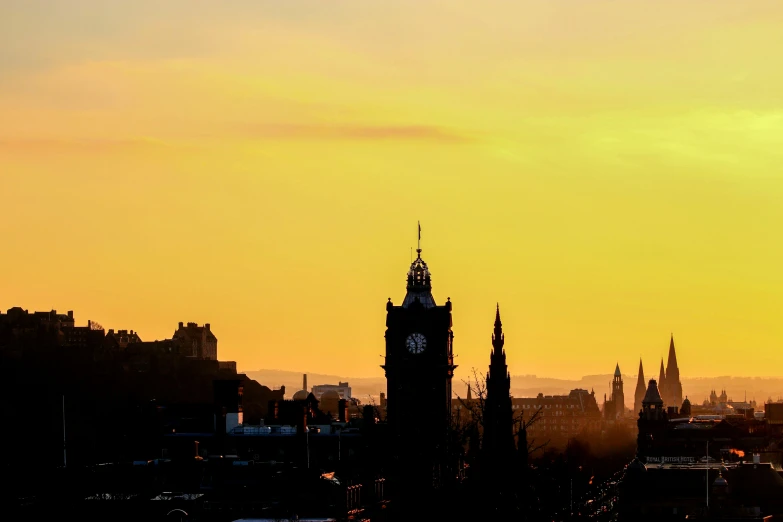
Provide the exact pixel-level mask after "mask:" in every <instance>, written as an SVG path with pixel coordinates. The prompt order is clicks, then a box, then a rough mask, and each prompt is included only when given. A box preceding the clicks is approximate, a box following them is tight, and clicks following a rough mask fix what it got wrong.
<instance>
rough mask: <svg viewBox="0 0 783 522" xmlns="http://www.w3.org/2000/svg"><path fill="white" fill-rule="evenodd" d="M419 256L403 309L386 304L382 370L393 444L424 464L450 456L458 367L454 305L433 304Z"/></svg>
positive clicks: (410, 275) (426, 270) (400, 452)
mask: <svg viewBox="0 0 783 522" xmlns="http://www.w3.org/2000/svg"><path fill="white" fill-rule="evenodd" d="M419 231H420V232H419V238H421V228H419ZM419 246H421V245H419ZM416 253H417V256H416V259H415V260H414V261H413V263H411V267H410V270H409V271H408V285H407V293H406V294H405V299H404V300H403V302H402V305H400V306H395V305H394V304H393V303H392V300H391V298H389V302H388V303H386V363H385V364H384V365H383V366H382V368H383V369H384V370H385V371H386V418H387V421H388V425H389V430H390V432H391V433H390V435H391V437H392V439H391V441H390V442H392V444H394V446H395V448H396V449H397V450H398V455H399V456H400V457H408V458H412V459H417V460H416V462H418V463H420V464H425V462H432V461H433V458H437V457H438V456H439V455H443V452H445V451H446V446H447V443H448V440H449V426H450V422H451V379H452V377H453V376H454V369H455V368H456V365H454V355H453V341H454V334H453V333H452V331H451V325H452V323H451V300H450V299H448V300H447V301H446V303H445V304H444V305H442V306H438V305H437V304H436V303H435V299H434V298H433V297H432V284H431V280H430V270H429V268H428V267H427V263H425V262H424V260H423V259H422V258H421V248H418V249H417V250H416ZM432 463H433V464H434V462H432Z"/></svg>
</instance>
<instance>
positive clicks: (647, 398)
mask: <svg viewBox="0 0 783 522" xmlns="http://www.w3.org/2000/svg"><path fill="white" fill-rule="evenodd" d="M666 424H667V416H666V412H665V411H664V409H663V399H662V398H661V392H660V391H659V390H658V383H657V382H655V379H650V382H649V384H648V386H647V392H646V393H645V395H644V399H642V411H641V413H640V414H639V420H638V421H637V425H638V427H639V435H638V437H637V452H638V454H639V455H641V456H642V457H646V456H648V455H649V453H650V452H651V451H652V449H653V445H654V444H655V443H656V441H657V438H658V436H659V434H661V433H663V432H665V431H666Z"/></svg>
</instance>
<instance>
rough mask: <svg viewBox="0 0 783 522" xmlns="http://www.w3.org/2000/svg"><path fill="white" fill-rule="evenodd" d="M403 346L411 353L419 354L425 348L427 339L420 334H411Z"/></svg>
mask: <svg viewBox="0 0 783 522" xmlns="http://www.w3.org/2000/svg"><path fill="white" fill-rule="evenodd" d="M405 346H407V347H408V351H409V352H411V353H421V352H423V351H424V349H425V348H426V347H427V338H426V337H424V336H423V335H422V334H420V333H412V334H410V335H409V336H408V338H407V339H406V340H405Z"/></svg>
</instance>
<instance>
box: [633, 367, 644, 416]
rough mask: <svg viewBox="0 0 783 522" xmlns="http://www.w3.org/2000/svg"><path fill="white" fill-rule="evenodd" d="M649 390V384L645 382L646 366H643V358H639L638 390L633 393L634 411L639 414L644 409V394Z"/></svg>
mask: <svg viewBox="0 0 783 522" xmlns="http://www.w3.org/2000/svg"><path fill="white" fill-rule="evenodd" d="M646 392H647V386H646V384H645V382H644V368H643V367H642V359H641V357H640V358H639V376H638V377H637V379H636V391H635V392H634V394H633V398H634V401H633V409H634V413H635V414H638V413H639V412H640V411H641V409H642V400H644V394H645V393H646Z"/></svg>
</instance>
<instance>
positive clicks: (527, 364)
mask: <svg viewBox="0 0 783 522" xmlns="http://www.w3.org/2000/svg"><path fill="white" fill-rule="evenodd" d="M404 3H405V2H404ZM158 4H159V3H158V2H149V1H146V2H145V1H139V2H134V3H133V5H132V6H131V5H130V4H129V5H111V6H107V5H105V4H104V3H103V2H97V1H96V0H91V1H88V0H83V1H80V2H73V1H71V2H59V1H52V2H46V3H45V6H46V9H45V10H44V9H42V6H43V5H44V3H41V2H31V1H25V2H7V3H4V5H3V6H2V7H0V49H3V52H2V53H1V54H0V77H2V78H3V82H2V83H0V112H1V113H2V114H3V115H4V117H3V119H2V121H0V164H2V166H3V168H2V174H0V176H1V181H0V184H2V193H3V195H4V196H5V198H4V204H3V205H2V207H1V208H0V231H2V234H3V237H4V239H5V241H4V249H3V253H4V255H3V256H0V270H2V273H3V274H4V275H3V277H2V281H3V284H2V285H1V286H2V290H0V292H2V293H1V294H0V304H1V305H2V309H3V310H6V309H8V308H11V307H13V306H21V307H23V308H25V309H29V310H30V311H33V310H49V309H52V308H54V309H57V310H60V311H62V310H74V311H75V313H76V317H77V324H79V325H86V324H87V320H94V321H97V322H99V323H100V324H102V325H104V326H105V327H106V328H107V329H108V328H113V329H115V330H117V329H126V328H127V329H133V330H135V331H137V332H139V333H140V335H141V336H142V337H143V338H144V339H145V340H148V339H149V340H153V339H164V338H166V337H168V336H169V335H170V334H171V332H172V331H173V330H174V328H175V325H176V324H177V322H179V321H186V322H189V321H194V322H197V323H199V324H204V323H211V324H212V326H213V328H214V330H215V332H216V335H217V336H218V338H219V339H220V353H221V356H220V358H221V359H226V360H235V361H237V363H238V365H239V367H240V368H246V369H252V368H279V369H292V370H299V369H303V370H307V369H308V368H301V365H302V361H308V364H307V367H309V368H310V369H314V368H318V369H319V371H322V372H323V373H335V374H344V375H355V376H380V375H382V370H381V369H380V368H379V365H380V364H381V362H382V360H381V358H380V357H379V355H381V354H382V353H383V347H384V344H383V328H384V307H385V303H386V300H387V298H389V297H390V298H391V299H392V301H393V302H394V304H396V305H399V304H400V303H401V302H402V299H403V297H404V295H405V274H406V273H407V270H408V267H409V264H410V262H411V259H410V256H411V249H413V248H415V247H416V240H417V236H416V233H417V232H416V226H417V221H419V220H420V221H421V226H422V248H423V253H422V256H423V257H424V258H425V259H426V261H427V263H428V264H429V267H430V269H431V271H432V278H433V295H434V297H435V300H436V302H437V304H439V305H442V304H443V303H445V302H446V299H447V298H451V301H452V302H453V306H454V309H453V316H454V334H455V340H454V343H455V344H454V351H455V353H456V354H457V355H458V358H457V359H456V361H455V362H456V364H459V366H460V368H459V369H458V370H457V375H458V376H467V375H468V373H469V371H470V368H472V367H476V368H479V369H481V368H484V367H485V366H486V359H487V355H488V353H489V350H490V349H491V340H490V334H491V325H492V319H493V317H494V313H495V303H496V302H500V305H501V307H502V309H503V329H504V333H505V335H506V336H507V342H506V348H507V362H508V366H509V370H510V371H511V373H512V374H520V375H526V374H535V375H541V376H544V375H545V376H552V377H554V376H560V377H565V378H578V377H581V376H583V375H589V374H604V373H611V370H612V369H613V368H614V366H615V364H616V363H619V365H620V368H621V369H623V373H624V374H627V373H628V370H632V371H633V370H635V369H636V368H637V367H638V360H639V357H640V356H641V357H642V359H643V360H644V363H645V371H646V372H649V373H648V377H649V376H654V375H657V365H658V363H659V361H660V359H661V358H664V359H665V357H666V351H667V349H668V345H669V336H670V334H671V333H673V334H674V339H675V342H676V343H677V348H678V350H677V356H678V363H679V367H680V370H681V373H682V375H683V376H686V375H687V376H703V377H712V376H721V375H736V376H769V377H772V376H779V375H782V374H783V372H781V371H779V370H777V368H780V367H781V364H782V363H783V352H782V351H781V350H780V346H781V341H783V325H781V323H780V321H779V319H778V317H777V315H778V310H780V309H781V305H783V278H782V277H781V275H780V274H781V272H780V270H779V267H780V266H781V262H783V247H782V246H781V245H780V242H779V241H778V240H777V237H776V236H775V235H774V233H772V232H771V231H772V230H774V228H773V227H772V226H771V224H772V223H774V222H781V220H783V209H781V208H779V205H778V204H777V202H778V201H779V200H780V199H781V197H783V180H782V178H780V176H776V175H775V172H776V168H777V166H778V165H779V162H780V160H781V159H783V157H781V155H780V152H778V151H777V150H776V147H775V146H774V144H775V143H776V142H777V141H778V140H779V139H780V137H781V136H783V117H781V112H780V109H779V107H780V102H781V100H780V94H779V93H780V92H781V87H783V77H782V76H781V74H780V72H779V71H778V70H777V68H775V67H774V66H773V65H772V64H774V63H776V60H777V49H779V48H780V47H781V46H783V35H781V34H780V31H779V21H780V20H781V19H782V18H783V6H781V5H780V4H779V3H775V2H766V1H760V2H757V3H754V5H753V8H752V9H751V8H749V7H748V6H744V5H741V4H738V3H737V2H728V1H718V2H709V3H707V2H702V1H695V2H689V3H688V4H687V5H686V4H682V3H675V2H670V1H665V2H660V3H659V5H658V8H657V9H656V10H655V11H654V12H651V11H649V10H647V9H646V8H645V7H644V6H643V5H642V4H640V3H629V4H624V5H618V4H617V3H614V2H592V3H591V4H590V6H587V5H584V6H580V5H574V4H573V3H568V7H567V8H566V7H565V6H566V4H565V3H563V2H553V3H548V4H541V3H538V2H519V3H516V4H514V5H508V4H506V3H502V4H500V3H496V4H495V5H494V6H492V5H489V6H488V5H486V4H484V5H482V6H481V7H478V6H473V5H472V4H471V3H468V2H451V3H449V4H448V6H445V5H419V4H413V3H406V5H407V4H410V5H409V6H408V7H409V8H408V9H407V10H405V11H406V14H405V15H394V14H393V13H391V12H390V11H388V10H386V9H384V8H383V7H382V6H379V5H361V4H357V3H356V2H353V3H345V2H342V3H341V2H337V3H330V4H328V5H326V4H323V3H319V2H285V3H270V4H266V3H256V2H239V3H237V4H236V5H235V6H234V7H233V8H232V9H228V8H225V7H221V6H217V5H207V4H206V3H199V4H196V5H195V6H194V4H192V3H190V2H188V3H187V6H186V4H185V3H183V2H177V1H172V2H167V3H166V5H165V6H163V5H158ZM186 7H190V8H186ZM493 7H494V8H493ZM501 7H502V10H501ZM370 20H372V21H373V22H374V23H373V24H368V23H367V22H368V21H370ZM490 22H491V23H490ZM139 35H144V37H143V38H139ZM662 35H665V38H663V36H662ZM616 41H621V42H622V44H621V45H617V44H616V43H615V42H616ZM270 49H276V50H277V51H276V52H270ZM466 71H468V72H469V73H467V74H466ZM413 255H415V254H413ZM341 352H342V355H343V356H337V355H340V354H341ZM748 354H750V357H749V358H748V357H747V355H748ZM738 357H739V358H741V360H740V362H739V363H738ZM310 361H312V364H310ZM628 385H629V383H626V395H629V393H628V392H629V391H631V390H630V388H628Z"/></svg>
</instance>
